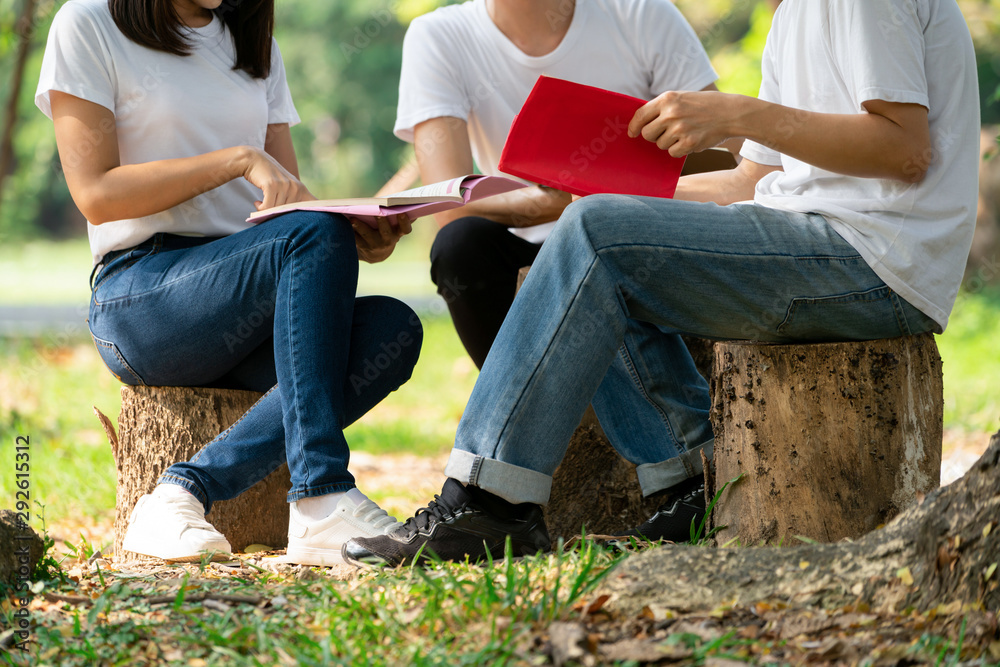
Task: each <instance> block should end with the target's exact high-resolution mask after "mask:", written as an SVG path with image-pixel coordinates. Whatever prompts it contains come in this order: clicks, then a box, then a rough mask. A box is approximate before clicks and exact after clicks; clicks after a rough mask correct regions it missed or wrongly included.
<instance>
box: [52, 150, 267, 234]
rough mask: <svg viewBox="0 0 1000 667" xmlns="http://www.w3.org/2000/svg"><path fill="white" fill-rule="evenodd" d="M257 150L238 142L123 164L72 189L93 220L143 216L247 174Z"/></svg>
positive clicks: (171, 206)
mask: <svg viewBox="0 0 1000 667" xmlns="http://www.w3.org/2000/svg"><path fill="white" fill-rule="evenodd" d="M251 151H252V149H250V148H248V147H245V146H237V147H233V148H225V149H222V150H218V151H213V152H211V153H205V154H204V155H198V156H195V157H189V158H176V159H170V160H157V161H154V162H146V163H142V164H130V165H122V166H118V167H114V168H112V169H109V170H108V171H106V172H104V173H102V174H99V175H96V176H94V177H93V178H92V179H91V180H90V182H88V183H79V184H70V187H71V189H72V190H73V191H74V192H77V193H82V196H80V197H79V199H81V200H82V201H78V202H77V204H78V205H79V206H80V209H81V211H82V212H83V213H84V215H85V216H86V217H87V219H88V220H89V221H90V222H91V223H92V224H95V225H99V224H102V223H105V222H111V221H113V220H122V219H126V218H139V217H143V216H146V215H153V214H155V213H159V212H161V211H165V210H167V209H169V208H173V207H174V206H177V205H178V204H182V203H184V202H186V201H188V200H189V199H192V198H194V197H196V196H198V195H200V194H203V193H205V192H208V191H209V190H212V189H214V188H217V187H219V186H220V185H223V184H225V183H228V182H229V181H231V180H233V179H235V178H240V177H242V176H243V173H244V172H245V170H246V168H247V164H248V161H249V159H250V152H251ZM74 186H76V187H74ZM248 213H250V211H248Z"/></svg>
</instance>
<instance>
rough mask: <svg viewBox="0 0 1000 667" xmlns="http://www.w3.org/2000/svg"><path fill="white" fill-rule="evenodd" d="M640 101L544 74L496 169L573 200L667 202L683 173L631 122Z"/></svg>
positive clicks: (675, 160)
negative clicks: (632, 133) (608, 197)
mask: <svg viewBox="0 0 1000 667" xmlns="http://www.w3.org/2000/svg"><path fill="white" fill-rule="evenodd" d="M645 103H646V101H645V100H640V99H638V98H636V97H630V96H628V95H622V94H620V93H613V92H611V91H609V90H603V89H601V88H594V87H593V86H585V85H582V84H579V83H573V82H572V81H564V80H563V79H555V78H552V77H548V76H541V77H538V81H537V82H535V86H534V88H532V89H531V93H530V94H529V95H528V99H527V100H525V102H524V106H523V107H521V111H520V113H518V115H517V116H516V117H515V118H514V122H513V123H512V124H511V127H510V133H509V134H508V135H507V142H506V143H505V144H504V147H503V153H502V154H501V156H500V171H502V172H504V173H506V174H510V175H512V176H519V177H520V178H525V179H527V180H529V181H532V182H534V183H538V184H540V185H547V186H549V187H552V188H557V189H559V190H564V191H566V192H569V193H571V194H575V195H592V194H596V193H599V192H608V193H616V194H628V195H645V196H649V197H664V198H670V197H673V196H674V190H676V188H677V179H678V178H679V177H680V175H681V169H682V168H683V167H684V158H675V157H672V156H671V155H670V154H669V153H667V152H666V151H664V150H660V149H659V148H658V147H657V146H656V144H654V143H651V142H649V141H646V140H645V139H643V138H642V137H635V138H630V137H629V136H628V124H629V121H631V120H632V116H634V115H635V112H636V110H637V109H638V108H639V107H641V106H642V105H643V104H645Z"/></svg>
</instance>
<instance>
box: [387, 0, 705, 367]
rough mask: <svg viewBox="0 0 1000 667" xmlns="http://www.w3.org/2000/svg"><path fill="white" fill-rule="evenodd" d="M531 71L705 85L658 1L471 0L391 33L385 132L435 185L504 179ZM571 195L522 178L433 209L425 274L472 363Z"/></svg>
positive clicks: (679, 22) (693, 45) (631, 84)
mask: <svg viewBox="0 0 1000 667" xmlns="http://www.w3.org/2000/svg"><path fill="white" fill-rule="evenodd" d="M542 74H545V75H547V76H553V77H558V78H562V79H568V80H571V81H576V82H578V83H585V84H588V85H592V86H597V87H599V88H605V89H609V90H614V91H616V92H620V93H624V94H627V95H632V96H633V97H639V98H641V99H647V100H648V99H652V98H653V97H655V96H657V95H659V94H660V93H662V92H664V91H666V90H702V89H709V90H712V89H715V80H716V79H717V78H718V77H717V75H716V73H715V71H714V70H713V69H712V65H711V63H710V62H709V59H708V56H707V54H706V53H705V50H704V48H702V46H701V42H700V41H699V40H698V37H697V35H695V33H694V31H693V30H692V29H691V27H690V26H689V25H688V23H687V22H686V21H685V20H684V18H683V16H681V14H680V12H679V11H678V10H677V8H676V7H674V5H673V3H672V2H671V1H670V0H470V1H469V2H465V3H463V4H460V5H451V6H447V7H442V8H440V9H437V10H435V11H433V12H430V13H429V14H426V15H424V16H420V17H417V18H416V19H414V20H413V22H412V23H411V24H410V27H409V29H408V30H407V32H406V37H405V39H404V41H403V61H402V68H401V72H400V82H399V103H398V110H397V115H396V124H395V133H396V136H398V137H399V138H400V139H403V140H404V141H408V142H411V143H413V145H414V148H415V150H416V157H417V163H418V165H419V168H420V175H421V178H422V180H423V181H424V182H425V183H434V182H438V181H442V180H445V179H449V178H454V177H455V176H462V175H464V174H468V173H472V171H473V167H474V166H475V167H478V169H479V170H480V171H481V172H482V173H484V174H489V175H494V176H496V175H503V174H502V173H501V172H500V171H499V168H498V166H497V165H498V163H499V161H500V153H501V150H502V149H503V145H504V142H505V141H506V139H507V133H508V131H509V130H510V125H511V123H512V122H513V120H514V116H515V115H516V114H517V113H518V111H519V110H520V109H521V105H522V104H524V101H525V99H526V98H527V97H528V93H529V92H530V91H531V88H532V86H533V85H534V84H535V81H536V80H537V79H538V77H539V76H540V75H542ZM569 202H570V196H569V195H568V194H567V193H565V192H561V191H559V190H554V189H551V188H546V187H541V186H538V185H534V186H533V187H530V188H526V189H523V190H518V191H516V192H512V193H509V194H506V195H502V196H498V197H491V198H489V199H487V200H483V201H481V202H475V203H472V204H469V205H467V206H464V207H461V208H457V209H453V210H450V211H447V212H444V213H438V214H437V215H436V216H435V219H436V221H437V223H438V225H439V226H440V227H441V230H440V231H439V232H438V234H437V237H436V239H435V243H434V246H433V248H432V250H431V278H432V280H433V281H434V283H435V284H436V285H437V288H438V292H439V293H440V294H441V296H442V297H443V298H444V300H445V302H446V303H447V305H448V309H449V311H450V313H451V316H452V319H453V321H454V323H455V328H456V330H457V332H458V335H459V338H460V339H461V341H462V344H463V345H464V346H465V348H466V350H467V351H468V353H469V355H470V356H471V357H472V360H473V361H474V362H475V364H476V366H477V367H479V368H481V367H482V365H483V362H484V361H485V359H486V355H487V353H488V352H489V349H490V345H492V343H493V339H494V338H495V337H496V332H497V331H498V330H499V329H500V324H501V323H502V322H503V318H504V316H505V315H506V313H507V310H508V309H509V308H510V304H511V302H512V301H513V299H514V286H515V284H516V280H517V272H518V269H520V268H521V267H523V266H526V265H529V264H531V262H532V260H533V259H534V257H535V255H537V254H538V250H539V249H540V248H541V243H542V241H543V240H544V239H545V237H546V236H547V235H548V234H549V232H550V231H551V230H552V225H553V224H554V221H555V220H556V219H557V218H558V217H559V214H560V213H562V210H563V209H564V208H565V207H566V205H567V204H569Z"/></svg>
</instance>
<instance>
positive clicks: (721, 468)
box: [713, 334, 944, 546]
mask: <svg viewBox="0 0 1000 667" xmlns="http://www.w3.org/2000/svg"><path fill="white" fill-rule="evenodd" d="M715 354H716V375H715V387H716V391H715V400H714V408H713V422H714V426H715V433H716V439H715V456H714V463H715V479H716V480H717V482H720V483H721V482H725V481H728V480H732V479H734V478H736V477H738V476H740V475H742V477H741V478H740V479H739V481H738V482H736V483H734V484H732V485H730V486H729V487H728V488H727V489H726V491H725V492H724V493H723V495H722V497H721V498H720V500H719V503H718V505H717V506H716V511H715V513H714V514H715V516H714V523H715V525H718V526H722V527H723V528H722V529H721V530H720V531H719V532H718V534H717V536H716V538H717V540H718V542H719V543H720V544H724V543H725V542H727V541H728V540H731V539H737V540H739V542H740V544H742V545H744V546H753V545H758V544H761V543H764V544H782V543H784V544H789V543H792V542H795V541H796V537H798V536H804V537H806V538H810V539H813V540H818V541H820V542H833V541H836V540H839V539H842V538H845V537H847V538H852V539H853V538H857V537H860V536H862V535H864V534H865V533H868V532H869V531H871V530H874V529H875V528H876V527H878V526H879V525H883V524H885V523H886V522H888V521H889V520H890V519H891V518H892V517H894V516H895V515H896V514H898V513H899V511H900V510H902V509H903V508H904V507H907V506H908V505H909V504H910V503H912V502H913V501H914V500H915V499H916V498H917V496H918V495H919V494H924V493H928V492H930V491H932V490H933V489H935V488H936V487H937V486H938V483H939V480H940V473H941V436H942V423H943V410H944V399H943V393H942V377H941V358H940V356H939V355H938V352H937V346H936V345H935V343H934V337H933V336H932V335H931V334H925V335H922V336H911V337H905V338H893V339H888V340H877V341H867V342H857V343H855V342H850V343H829V344H817V345H767V344H755V343H748V342H732V343H718V344H717V345H716V348H715Z"/></svg>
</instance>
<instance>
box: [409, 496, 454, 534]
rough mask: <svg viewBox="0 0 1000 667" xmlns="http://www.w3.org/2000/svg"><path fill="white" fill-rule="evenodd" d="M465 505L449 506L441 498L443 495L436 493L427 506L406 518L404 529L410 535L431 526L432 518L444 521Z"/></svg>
mask: <svg viewBox="0 0 1000 667" xmlns="http://www.w3.org/2000/svg"><path fill="white" fill-rule="evenodd" d="M463 507H465V505H464V504H463V505H460V506H459V507H448V506H447V505H445V504H444V502H443V501H442V500H441V496H439V495H437V494H435V495H434V500H432V501H430V502H429V503H427V507H421V508H420V509H418V510H417V512H416V514H414V515H413V516H411V517H410V518H409V519H407V520H406V523H404V524H403V528H402V530H403V531H404V532H405V533H406V535H407V536H408V537H410V536H412V535H413V534H414V533H417V532H419V531H420V530H422V529H424V528H426V527H427V526H429V525H430V523H431V521H432V520H434V519H437V520H438V521H444V520H445V519H448V518H450V517H451V516H452V515H454V513H455V512H457V511H458V510H460V509H462V508H463Z"/></svg>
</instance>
